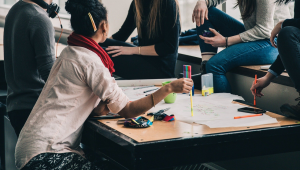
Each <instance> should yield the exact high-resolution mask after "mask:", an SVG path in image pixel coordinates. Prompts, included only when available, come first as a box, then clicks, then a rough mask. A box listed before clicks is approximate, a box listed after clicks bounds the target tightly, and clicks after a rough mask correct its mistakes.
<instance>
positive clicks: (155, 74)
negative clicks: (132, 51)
mask: <svg viewBox="0 0 300 170" xmlns="http://www.w3.org/2000/svg"><path fill="white" fill-rule="evenodd" d="M99 45H100V46H101V47H102V48H103V49H104V50H105V49H106V47H108V46H125V47H136V46H134V45H132V44H128V43H126V42H122V41H118V40H112V39H107V40H106V41H105V42H104V43H100V44H99ZM111 56H112V55H110V57H111ZM158 57H159V56H140V55H121V56H117V57H111V59H112V61H113V62H114V68H115V70H116V72H115V73H114V74H115V75H117V76H120V77H122V78H124V79H159V78H171V77H170V75H168V74H166V73H165V72H163V71H162V70H161V69H162V68H160V67H159V66H158V64H157V63H155V61H157V59H156V58H158Z"/></svg>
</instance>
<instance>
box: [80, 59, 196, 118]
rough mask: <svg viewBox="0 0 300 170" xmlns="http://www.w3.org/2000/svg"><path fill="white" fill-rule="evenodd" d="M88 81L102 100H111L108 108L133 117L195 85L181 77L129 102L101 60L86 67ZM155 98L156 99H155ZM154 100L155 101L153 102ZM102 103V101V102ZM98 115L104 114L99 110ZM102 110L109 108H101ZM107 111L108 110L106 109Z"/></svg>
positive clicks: (123, 115)
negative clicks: (170, 95)
mask: <svg viewBox="0 0 300 170" xmlns="http://www.w3.org/2000/svg"><path fill="white" fill-rule="evenodd" d="M85 72H86V83H87V84H88V86H89V87H90V88H91V89H92V91H93V92H94V93H95V94H96V95H97V96H98V97H99V98H100V99H101V100H102V101H109V102H108V103H107V108H108V110H109V111H111V112H112V113H119V114H120V115H121V116H122V117H125V118H132V117H136V116H139V115H141V114H143V113H145V112H146V111H148V110H149V109H151V108H152V107H153V106H154V105H155V104H157V103H158V102H160V101H161V100H162V99H164V98H165V97H166V96H167V95H168V94H170V93H172V92H175V93H188V92H189V91H190V90H191V89H192V87H193V81H192V80H191V79H179V80H175V81H173V82H171V83H170V84H168V85H166V86H163V87H162V88H160V89H159V90H158V91H156V92H155V93H153V97H152V95H149V96H146V97H144V98H142V99H140V100H136V101H133V102H129V99H128V97H127V96H126V95H125V94H124V93H123V91H122V89H121V88H120V87H119V86H118V85H117V83H116V81H115V79H114V78H113V77H111V75H110V73H109V71H108V69H107V68H105V67H104V65H103V64H102V63H100V62H98V63H92V64H90V65H89V66H87V67H86V71H85ZM153 99H154V100H153ZM153 101H154V103H153ZM100 104H101V103H100ZM97 109H99V108H96V109H95V110H94V112H96V114H97V115H102V113H99V112H101V111H97ZM100 110H104V111H105V110H107V109H105V108H103V105H102V109H101V108H100ZM105 113H107V111H105Z"/></svg>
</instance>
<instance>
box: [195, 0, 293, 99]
mask: <svg viewBox="0 0 300 170" xmlns="http://www.w3.org/2000/svg"><path fill="white" fill-rule="evenodd" d="M225 1H226V0H199V1H198V2H197V5H196V7H195V9H194V13H193V21H196V23H197V34H198V35H199V44H200V48H201V54H202V61H207V63H206V65H205V69H203V71H206V72H207V73H213V79H214V90H215V92H216V93H221V92H226V93H230V92H231V87H230V84H229V82H228V80H227V78H226V73H227V72H228V71H230V70H232V69H234V68H236V67H239V66H247V65H263V64H271V63H273V62H274V61H275V59H276V56H277V55H278V51H277V50H276V48H274V47H272V44H271V42H270V40H269V39H270V36H271V31H272V29H273V27H274V26H275V25H276V24H277V23H278V22H279V21H280V20H284V19H286V18H290V14H289V8H288V6H286V5H282V6H277V5H276V4H275V0H237V6H238V7H239V9H240V12H241V16H242V19H243V22H244V24H243V23H241V22H239V21H238V20H236V19H234V18H233V17H231V16H229V15H228V14H226V13H224V12H222V11H220V10H219V9H217V8H215V7H214V6H216V5H218V4H221V3H223V2H225ZM205 31H211V32H212V33H211V34H209V33H206V32H205ZM207 34H208V35H207ZM203 35H204V36H203ZM205 36H206V37H205ZM207 36H209V37H207ZM218 47H226V49H224V50H222V51H221V52H219V53H217V50H218ZM202 68H203V67H202Z"/></svg>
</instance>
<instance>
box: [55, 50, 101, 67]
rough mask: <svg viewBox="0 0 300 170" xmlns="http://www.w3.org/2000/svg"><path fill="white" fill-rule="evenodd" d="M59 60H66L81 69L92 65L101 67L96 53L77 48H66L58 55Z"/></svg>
mask: <svg viewBox="0 0 300 170" xmlns="http://www.w3.org/2000/svg"><path fill="white" fill-rule="evenodd" d="M60 58H61V59H64V60H68V61H70V62H72V63H74V64H76V65H80V66H81V67H86V66H88V65H91V64H92V63H97V64H98V65H101V64H102V65H103V63H102V62H101V60H99V57H98V55H97V54H96V53H94V52H93V51H91V50H89V49H87V48H84V47H79V46H67V47H66V48H65V49H64V50H63V51H62V52H61V55H60Z"/></svg>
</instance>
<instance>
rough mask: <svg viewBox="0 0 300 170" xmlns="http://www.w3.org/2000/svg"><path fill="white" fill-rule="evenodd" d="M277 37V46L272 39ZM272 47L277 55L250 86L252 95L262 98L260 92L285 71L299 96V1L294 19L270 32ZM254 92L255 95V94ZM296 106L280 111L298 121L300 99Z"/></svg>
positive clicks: (281, 108)
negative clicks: (265, 72)
mask: <svg viewBox="0 0 300 170" xmlns="http://www.w3.org/2000/svg"><path fill="white" fill-rule="evenodd" d="M290 1H291V0H278V1H277V2H279V3H283V2H285V3H288V2H290ZM277 35H278V38H277V44H276V43H275V41H274V38H275V37H276V36H277ZM271 42H272V45H273V46H274V47H276V48H278V52H279V55H278V57H277V59H276V61H275V62H274V63H273V64H272V66H271V67H270V69H269V71H268V73H267V74H266V75H265V76H264V77H262V78H259V79H258V80H257V84H254V83H253V85H252V87H251V89H250V90H251V91H252V94H253V95H256V96H258V97H262V96H264V95H263V93H262V90H263V89H264V88H266V87H267V86H268V85H269V84H270V83H271V81H272V79H274V78H276V77H277V76H278V75H280V74H281V73H282V72H283V71H284V70H285V69H286V71H287V72H288V74H289V76H290V78H291V79H292V81H293V82H294V84H295V88H296V90H297V92H298V93H299V96H300V72H299V70H300V53H299V49H300V1H299V0H296V1H295V16H294V19H287V20H284V21H282V22H279V23H278V24H277V25H276V26H275V28H274V29H273V31H272V35H271ZM255 90H256V93H255ZM296 101H299V103H298V104H297V105H290V104H284V105H282V106H281V107H280V110H281V112H282V113H283V114H285V115H286V116H289V117H292V118H295V119H298V120H300V97H298V98H297V99H296Z"/></svg>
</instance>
